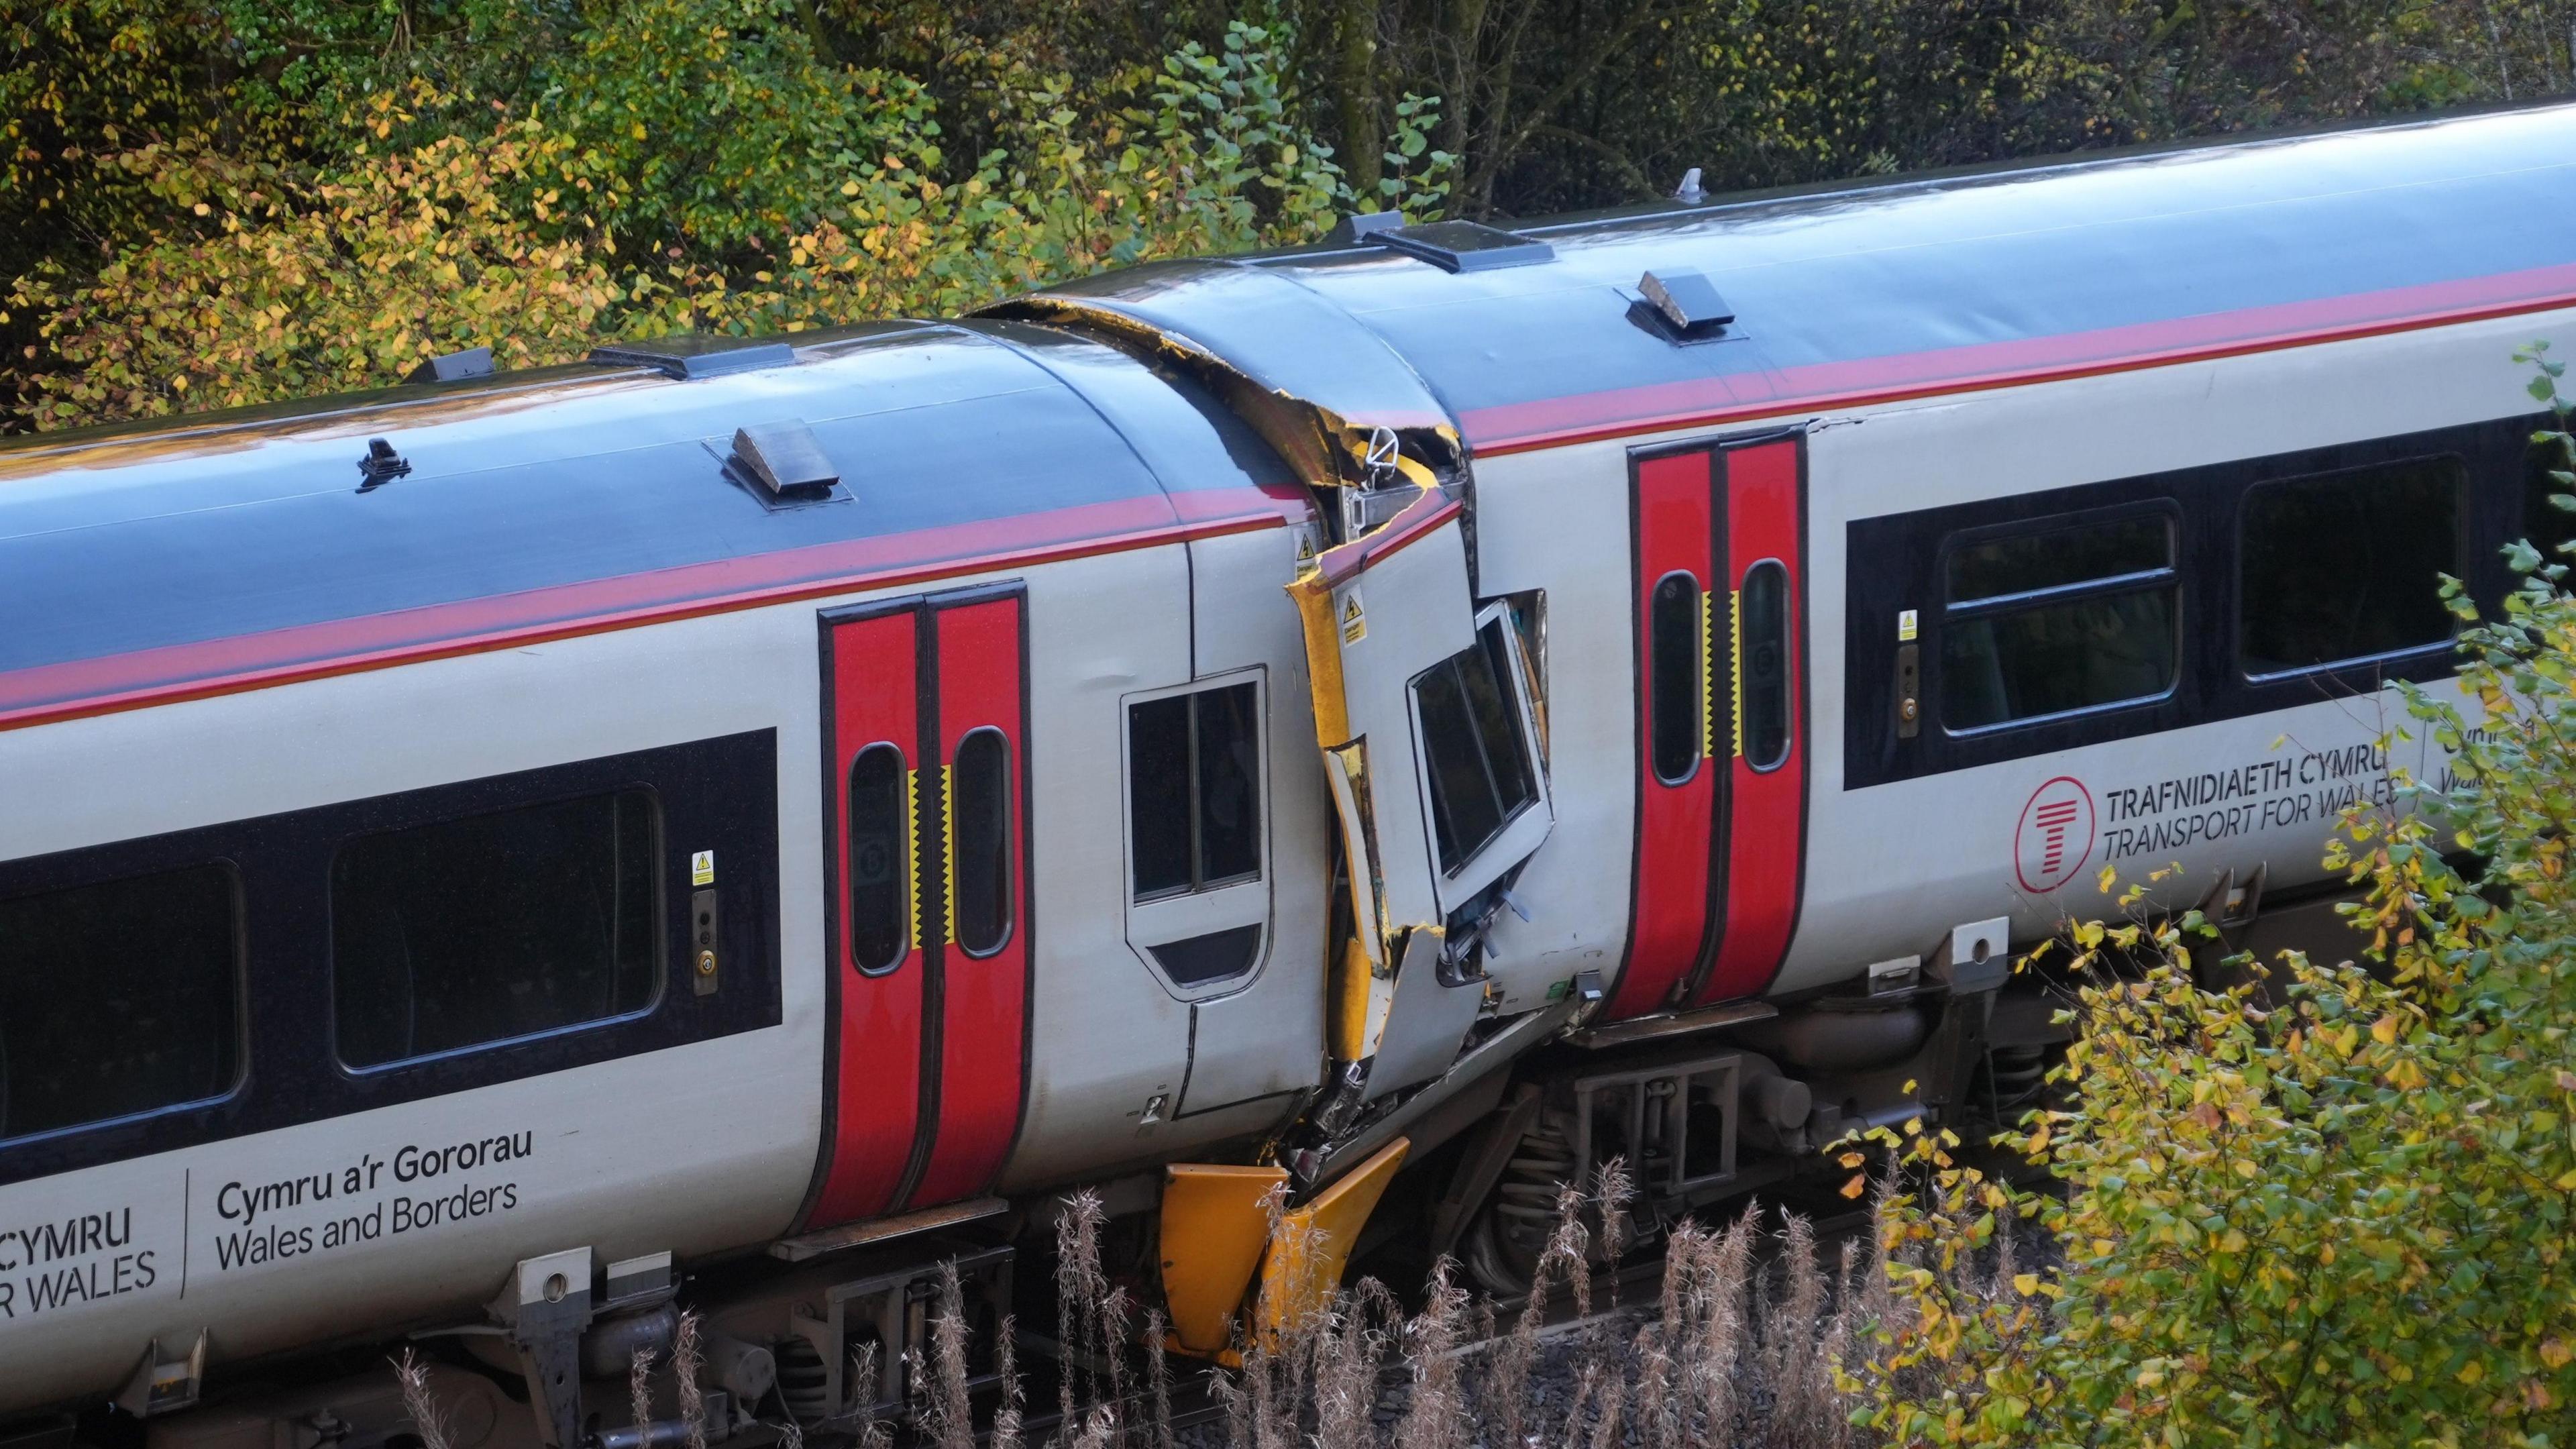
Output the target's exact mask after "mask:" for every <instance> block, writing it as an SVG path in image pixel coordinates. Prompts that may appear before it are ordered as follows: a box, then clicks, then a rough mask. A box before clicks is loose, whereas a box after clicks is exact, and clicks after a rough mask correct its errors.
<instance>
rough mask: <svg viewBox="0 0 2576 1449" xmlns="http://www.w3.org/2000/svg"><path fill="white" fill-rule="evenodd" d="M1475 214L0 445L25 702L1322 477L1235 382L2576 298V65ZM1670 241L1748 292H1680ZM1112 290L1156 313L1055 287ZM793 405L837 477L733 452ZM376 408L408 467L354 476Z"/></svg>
mask: <svg viewBox="0 0 2576 1449" xmlns="http://www.w3.org/2000/svg"><path fill="white" fill-rule="evenodd" d="M1389 240H1392V241H1394V242H1396V243H1399V244H1412V245H1413V249H1412V250H1397V249H1394V248H1392V247H1390V246H1389V245H1387V244H1386V243H1387V241H1389ZM1444 240H1445V242H1447V243H1452V244H1455V243H1460V242H1462V241H1469V242H1472V241H1475V240H1478V238H1477V237H1476V236H1475V235H1473V234H1472V233H1470V234H1461V233H1459V232H1458V231H1457V230H1456V229H1455V228H1448V229H1434V230H1433V231H1432V232H1430V233H1420V234H1415V235H1411V236H1399V237H1395V238H1391V239H1389V238H1379V239H1375V240H1373V241H1358V242H1353V241H1348V240H1346V241H1345V242H1343V243H1341V244H1336V245H1327V246H1321V247H1310V248H1304V249H1299V250H1295V251H1288V252H1280V253H1273V254H1269V255H1263V256H1252V257H1242V258H1233V259H1223V260H1210V261H1193V262H1177V263H1166V264H1160V265H1156V266H1149V267H1142V268H1136V269H1133V270H1129V271H1125V272H1119V273H1112V274H1108V275H1105V276H1100V277H1093V278H1087V279H1083V280H1080V281H1076V282H1072V283H1068V284H1066V285H1065V286H1062V287H1058V288H1051V289H1048V290H1047V291H1045V292H1042V293H1039V294H1034V295H1033V296H1032V297H1029V298H1022V299H1017V300H1014V301H1012V302H1009V303H1005V304H1002V305H1001V306H1000V307H998V308H996V309H994V311H993V313H992V315H990V316H987V317H985V318H982V319H977V320H970V321H967V322H962V323H923V322H904V323H881V324H870V325H866V326H860V327H853V328H847V329H840V330H838V331H834V332H828V333H809V334H799V335H796V336H794V337H791V338H789V339H787V341H788V342H789V343H791V344H792V352H789V353H787V354H786V355H783V356H782V355H777V354H779V353H780V352H781V349H779V348H777V347H776V346H775V345H772V346H771V347H770V349H769V350H770V353H771V354H772V355H771V356H769V357H767V358H766V359H754V358H751V357H749V356H748V355H747V354H745V355H742V356H737V357H736V358H735V359H734V360H737V361H762V360H765V361H769V362H775V363H779V364H781V365H774V366H752V367H748V368H747V369H745V370H739V371H730V372H726V371H724V368H723V367H722V366H700V365H698V359H703V360H709V361H712V362H716V363H722V362H724V360H725V354H727V353H728V351H729V350H739V349H741V348H743V347H744V346H746V344H742V343H740V342H738V341H732V340H718V341H714V342H705V341H700V342H697V343H693V344H677V345H673V346H671V347H668V348H665V349H662V354H663V355H661V356H660V357H659V358H658V360H657V359H656V358H655V357H654V356H653V355H652V354H653V353H654V352H655V351H656V349H655V348H653V347H652V346H649V345H648V346H645V347H643V348H642V349H641V351H642V353H643V354H644V355H643V356H641V358H640V361H639V365H631V366H613V367H598V366H577V367H567V368H549V369H538V370H534V371H530V372H525V373H516V374H511V373H505V374H502V375H500V376H497V377H494V378H490V379H485V380H482V381H479V382H469V383H442V384H420V385H414V386H407V387H401V388H393V389H386V390H383V391H380V392H376V393H368V394H359V395H355V396H351V397H344V398H337V399H325V400H320V401H314V402H305V403H297V404H290V405H285V406H281V407H274V408H266V409H254V410H244V411H239V412H235V413H230V414H215V415H207V416H201V417H195V418H184V419H177V420H170V421H165V422H158V423H150V424H140V425H128V426H125V427H120V428H112V429H99V430H90V431H88V432H84V433H76V434H67V435H40V436H38V437H36V438H33V439H23V440H17V441H14V442H11V443H8V444H5V445H0V617H5V618H8V619H9V620H10V621H11V627H10V628H9V629H7V630H5V631H0V727H7V726H10V725H13V724H26V723H33V722H37V721H40V720H44V719H52V718H62V717H67V716H70V715H76V714H82V713H93V712H96V711H99V710H102V709H112V708H118V707H121V706H124V705H129V704H135V703H141V702H145V701H147V700H152V699H164V698H177V697H186V696H188V695H191V694H198V693H208V692H214V691H216V690H220V689H227V688H236V687H245V686H248V685H252V684H258V683H267V682H277V681H282V680H285V679H292V678H302V677H309V676H311V675H314V674H319V673H328V672H335V671H338V670H342V669H348V668H363V667H368V666H369V665H372V664H378V663H386V662H392V661H394V660H397V659H406V658H419V657H428V656H434V655H437V654H441V653H459V652H465V651H468V650H472V649H478V648H487V647H497V646H498V645H500V644H503V643H515V642H522V641H525V640H529V639H535V638H544V637H554V636H559V635H563V634H569V633H575V632H581V631H584V630H588V629H596V628H602V627H616V626H617V625H619V624H621V623H631V622H637V621H640V620H643V619H647V618H659V617H671V616H676V615H685V614H688V613H692V612H708V611H713V610H717V609H723V608H730V607H739V606H743V605H746V604H750V603H757V602H762V601H766V600H775V599H783V598H791V597H800V596H815V595H820V594H823V593H829V592H846V591H848V590H850V589H854V588H861V587H871V586H876V585H879V584H884V583H890V582H899V581H902V580H905V579H908V578H927V577H932V576H936V575H938V574H941V573H956V572H963V571H967V570H971V569H977V568H990V567H1008V566H1011V565H1012V564H1013V563H1014V562H1018V561H1034V560H1037V559H1042V558H1047V557H1059V556H1063V555H1065V554H1068V553H1074V552H1082V551H1089V550H1095V549H1099V548H1103V547H1115V546H1120V545H1122V544H1125V543H1130V542H1141V541H1147V540H1153V539H1162V538H1181V537H1189V536H1195V535H1196V534H1199V533H1204V532H1209V531H1218V530H1225V529H1233V528H1242V527H1253V526H1263V525H1266V524H1268V523H1272V522H1275V521H1276V520H1277V519H1278V518H1279V517H1280V516H1281V514H1282V512H1283V511H1288V512H1302V511H1303V509H1304V507H1305V505H1304V503H1303V502H1302V501H1301V499H1300V496H1299V495H1298V493H1297V490H1296V484H1295V482H1294V479H1293V474H1292V471H1291V469H1290V468H1289V466H1288V465H1287V464H1286V463H1283V462H1282V460H1281V458H1280V456H1279V454H1278V453H1277V452H1275V451H1274V450H1273V448H1272V447H1271V446H1270V445H1269V444H1266V443H1265V442H1264V441H1263V440H1262V438H1261V437H1260V436H1257V435H1256V434H1255V432H1254V431H1253V429H1252V427H1250V426H1248V425H1247V424H1246V422H1245V421H1243V420H1242V418H1240V417H1238V416H1237V414H1236V413H1235V412H1233V411H1231V410H1229V409H1228V408H1227V407H1225V406H1224V405H1222V404H1221V403H1220V401H1219V396H1220V394H1221V392H1222V395H1223V396H1226V397H1229V398H1232V399H1234V400H1235V401H1237V402H1238V403H1241V402H1244V401H1245V400H1247V399H1251V400H1253V401H1258V400H1259V399H1260V398H1261V397H1269V396H1280V395H1285V396H1288V397H1292V398H1296V399H1299V400H1300V401H1301V402H1302V403H1303V404H1304V405H1307V406H1309V407H1311V408H1312V409H1313V410H1314V412H1315V413H1316V415H1317V416H1319V417H1322V418H1324V419H1326V420H1328V421H1329V422H1330V423H1332V424H1343V423H1347V424H1352V425H1359V426H1372V425H1379V424H1383V425H1387V426H1392V427H1395V428H1397V429H1399V430H1408V431H1407V437H1408V441H1410V440H1411V439H1412V438H1413V437H1415V436H1418V435H1419V434H1420V433H1421V432H1422V431H1423V430H1424V429H1425V428H1431V429H1433V430H1434V431H1437V432H1438V433H1439V434H1440V435H1441V436H1442V437H1443V438H1447V439H1451V440H1452V441H1454V438H1455V436H1456V435H1460V434H1463V438H1464V440H1465V444H1466V446H1468V447H1469V448H1472V449H1473V450H1476V451H1480V452H1483V453H1486V454H1494V453H1501V452H1507V451H1511V450H1514V449H1519V448H1528V447H1537V446H1545V445H1547V444H1550V443H1556V442H1564V441H1571V440H1577V439H1584V438H1599V437H1615V436H1619V435H1621V434H1625V433H1636V432H1644V431H1650V430H1654V429H1659V428H1668V427H1675V426H1681V425H1685V424H1697V423H1718V422H1723V421H1725V420H1727V419H1730V418H1738V417H1741V418H1747V419H1749V418H1754V417H1759V416H1764V415H1777V414H1781V413H1789V412H1799V411H1812V410H1817V409H1822V408H1828V407H1833V406H1838V405H1852V404H1856V403H1860V402H1867V401H1877V400H1885V399H1889V398H1896V397H1903V396H1912V395H1920V394H1925V393H1934V392H1943V391H1955V390H1962V389H1966V388H1971V387H1979V386H1989V385H1996V384H2000V383H2007V382H2013V381H2023V380H2031V379H2038V378H2045V377H2053V376H2069V375H2078V374H2081V373H2085V372H2091V371H2103V370H2109V369H2112V368H2118V367H2130V366H2141V365H2148V364H2152V363H2157V362H2165V361H2173V360H2177V359H2182V358H2189V357H2195V356H2216V355H2224V354H2226V353H2229V352H2237V351H2246V350H2253V349H2257V348H2263V347H2276V346H2286V345H2292V344H2295V343H2300V342H2308V341H2317V340H2322V339H2327V338H2333V337H2343V336H2357V335H2366V334H2368V333H2371V332H2376V331H2387V330H2394V329H2397V328H2404V327H2412V326H2423V325H2430V324H2434V323H2438V322H2442V321H2448V320H2458V319H2465V318H2469V317H2475V316H2481V315H2506V314H2511V313H2515V312H2525V311H2538V310H2542V309H2545V308H2550V307H2559V306H2567V305H2571V304H2576V107H2571V106H2551V107H2539V108H2529V109H2522V110H2516V111H2509V112H2503V113H2494V114H2486V115H2479V116H2459V117H2450V118H2444V119H2437V120H2431V121H2424V122H2416V123H2410V124H2404V125H2395V126H2381V127H2375V128H2371V129H2366V130H2354V131H2348V132H2342V133H2336V134H2328V135H2322V136H2309V137H2301V138H2289V139H2273V140H2255V141H2246V142H2234V143H2229V144H2225V145H2217V146H2202V147H2196V148H2190V149H2181V150H2173V151H2167V152H2162V153H2156V154H2146V155H2131V156H2111V157H2097V158H2089V159H2078V160H2072V161H2063V162H2052V163H2046V164H2041V165H2034V166H2025V167H2018V168H2014V169H2010V170H2004V171H1995V172H1987V173H1981V174H1968V175H1947V176H1930V177H1919V178H1913V179H1899V180H1895V181H1891V182H1886V183H1879V184H1869V185H1856V186H1851V187H1847V188H1839V189H1824V190H1810V191H1806V192H1800V193H1793V194H1774V195H1767V196H1755V197H1748V198H1737V199H1733V200H1728V199H1724V198H1720V199H1717V200H1714V201H1711V202H1708V203H1705V204H1698V205H1682V204H1678V203H1676V204H1668V205H1662V206H1654V207H1646V208H1640V209H1635V210H1631V211H1628V212H1623V213H1618V214H1612V215H1605V216H1595V217H1581V218H1571V219H1566V220H1562V221H1556V222H1548V223H1531V224H1526V225H1523V226H1521V227H1519V228H1518V230H1517V233H1516V234H1511V235H1501V236H1495V237H1485V238H1482V240H1484V241H1486V242H1487V243H1489V244H1490V245H1491V246H1492V247H1493V248H1494V249H1493V250H1492V251H1490V252H1489V253H1487V254H1485V255H1482V256H1471V255H1463V254H1459V253H1456V252H1450V253H1443V252H1442V250H1441V246H1440V245H1438V243H1441V242H1443V241H1444ZM1531 243H1536V244H1537V245H1535V246H1533V245H1531ZM1515 248H1517V249H1518V250H1517V252H1515V251H1514V249H1515ZM1492 261H1501V262H1505V263H1520V264H1507V265H1494V266H1480V265H1478V263H1480V262H1492ZM1451 267H1456V268H1457V270H1455V271H1452V270H1450V268H1451ZM1649 272H1652V273H1655V274H1657V275H1658V276H1659V277H1663V278H1666V279H1668V280H1670V279H1674V278H1677V277H1678V276H1679V275H1680V274H1682V273H1689V272H1696V273H1698V274H1699V276H1700V277H1701V278H1703V279H1704V280H1705V281H1706V282H1707V283H1708V284H1710V285H1711V286H1712V287H1713V289H1714V291H1715V292H1716V293H1718V294H1721V295H1722V297H1723V299H1724V302H1725V303H1726V304H1728V306H1729V307H1730V308H1731V310H1732V312H1733V315H1734V320H1733V321H1732V322H1731V323H1729V324H1728V325H1726V326H1725V327H1723V328H1722V329H1717V330H1715V331H1714V332H1713V333H1711V334H1710V335H1706V336H1701V337H1689V336H1682V335H1679V334H1676V333H1675V332H1673V331H1672V330H1671V329H1670V328H1669V326H1668V325H1667V324H1665V323H1663V322H1661V321H1659V320H1658V318H1657V316H1656V314H1655V313H1654V311H1653V309H1652V308H1650V307H1648V306H1646V305H1644V303H1643V302H1642V300H1641V295H1640V291H1639V285H1640V281H1641V279H1642V278H1643V276H1644V275H1645V274H1646V273H1649ZM1085 317H1088V318H1090V319H1092V320H1094V321H1099V320H1107V321H1111V322H1116V323H1120V324H1122V326H1123V330H1124V331H1125V332H1126V333H1127V336H1126V337H1125V338H1124V339H1122V340H1121V341H1122V345H1121V346H1120V347H1112V346H1109V345H1104V343H1103V342H1102V341H1101V340H1098V334H1097V333H1096V332H1095V333H1093V334H1091V335H1089V336H1085V335H1077V333H1076V332H1075V331H1070V330H1066V329H1064V328H1061V327H1050V326H1045V325H1040V322H1041V321H1043V320H1045V319H1050V318H1052V319H1055V320H1058V321H1063V320H1075V321H1079V320H1082V319H1083V318H1085ZM1139 336H1150V337H1152V338H1153V339H1155V341H1156V342H1157V344H1158V346H1157V347H1141V346H1137V345H1135V343H1136V339H1137V338H1138V337H1139ZM692 353H695V354H697V355H698V359H693V358H692V356H691V355H690V354H692ZM1210 359H1214V360H1215V361H1216V362H1218V363H1219V364H1221V366H1222V368H1223V369H1225V370H1226V373H1227V375H1226V376H1225V377H1214V378H1212V377H1210V376H1209V375H1208V371H1207V369H1206V368H1205V367H1204V366H1198V365H1196V364H1198V363H1205V362H1207V361H1208V360H1210ZM709 372H722V373H723V375H720V376H699V375H698V374H700V373H709ZM1245 381H1248V382H1251V383H1254V384H1257V385H1258V388H1259V389H1260V390H1261V391H1259V392H1258V393H1246V392H1243V391H1240V390H1237V391H1232V392H1223V391H1222V389H1223V388H1224V387H1225V386H1227V385H1228V384H1229V383H1239V382H1245ZM786 420H799V421H802V422H803V423H805V424H806V425H808V426H810V427H811V428H812V430H813V433H814V435H815V438H816V439H817V441H818V442H819V443H820V444H821V446H822V447H823V449H824V451H825V452H826V453H827V454H828V455H829V456H830V457H831V458H832V459H833V460H834V461H835V462H836V463H837V464H838V466H839V468H840V469H841V471H842V472H843V474H844V481H845V492H846V494H847V497H846V498H845V499H844V500H842V501H837V502H832V503H823V504H813V505H808V506H802V507H795V508H788V509H778V510H773V509H772V508H770V507H769V506H768V505H767V504H766V503H765V502H764V500H763V499H762V497H761V496H760V495H759V494H758V492H757V490H756V488H754V487H751V486H746V485H744V484H742V483H741V482H740V480H739V479H736V478H732V477H730V476H729V475H728V473H727V470H726V468H725V465H724V461H723V459H724V455H725V453H726V451H727V445H728V443H729V440H730V438H731V436H732V434H733V432H734V430H735V429H736V428H739V427H744V426H748V425H754V424H763V423H775V422H782V421H786ZM380 436H381V437H384V438H386V439H387V440H388V443H389V445H390V447H391V448H392V449H393V450H394V451H395V452H397V453H398V454H399V455H400V456H401V457H402V458H403V459H404V460H405V461H406V462H408V464H409V465H410V468H411V471H410V473H409V474H408V475H407V476H404V477H401V478H399V479H397V480H395V481H392V482H390V483H388V484H386V485H384V486H382V487H378V488H375V489H372V490H370V491H366V492H359V491H357V484H358V482H359V481H360V475H359V471H358V466H357V465H358V462H359V459H360V457H361V455H362V454H363V453H364V452H365V450H366V445H367V442H368V440H369V439H371V438H374V437H380ZM1269 436H1270V437H1271V438H1272V440H1273V441H1280V440H1281V439H1282V434H1281V433H1280V432H1278V431H1277V430H1275V429H1273V430H1272V431H1271V432H1270V434H1269ZM1281 445H1282V446H1287V445H1288V444H1287V443H1286V442H1282V443H1281Z"/></svg>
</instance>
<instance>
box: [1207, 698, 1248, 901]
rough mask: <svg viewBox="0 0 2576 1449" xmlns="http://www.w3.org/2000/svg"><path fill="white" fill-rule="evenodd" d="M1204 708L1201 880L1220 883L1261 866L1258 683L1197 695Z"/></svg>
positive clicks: (1237, 878)
mask: <svg viewBox="0 0 2576 1449" xmlns="http://www.w3.org/2000/svg"><path fill="white" fill-rule="evenodd" d="M1190 701H1191V702H1192V703H1193V704H1195V705H1196V706H1197V707H1198V739H1197V743H1196V744H1195V745H1194V747H1193V753H1194V754H1196V756H1197V758H1198V764H1197V774H1198V785H1199V799H1198V819H1199V883H1200V884H1202V885H1219V884H1222V883H1224V882H1226V881H1231V880H1241V879H1242V878H1244V877H1246V876H1250V875H1257V874H1259V873H1260V870H1261V797H1260V793H1259V788H1258V781H1257V779H1256V776H1257V775H1258V773H1259V769H1260V761H1261V735H1260V732H1259V731H1260V728H1261V722H1260V720H1259V719H1257V718H1256V717H1255V715H1254V706H1255V703H1256V692H1255V691H1254V689H1253V687H1252V684H1251V683H1250V682H1249V681H1246V682H1244V683H1242V684H1234V685H1228V686H1227V687H1225V688H1223V689H1208V690H1201V691H1200V692H1199V693H1197V694H1194V695H1191V696H1190Z"/></svg>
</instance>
